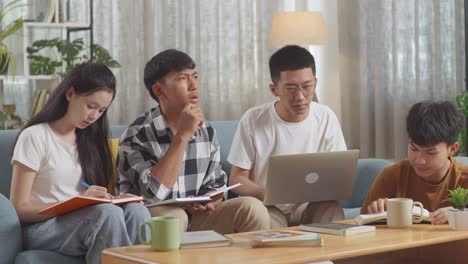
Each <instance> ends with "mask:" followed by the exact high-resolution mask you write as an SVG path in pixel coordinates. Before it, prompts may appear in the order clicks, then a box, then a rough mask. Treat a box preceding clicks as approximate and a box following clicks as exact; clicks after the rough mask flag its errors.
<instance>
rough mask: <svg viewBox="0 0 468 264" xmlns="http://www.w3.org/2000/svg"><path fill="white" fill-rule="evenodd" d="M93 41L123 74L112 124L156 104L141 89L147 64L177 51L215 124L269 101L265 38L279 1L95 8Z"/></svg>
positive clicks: (179, 0)
mask: <svg viewBox="0 0 468 264" xmlns="http://www.w3.org/2000/svg"><path fill="white" fill-rule="evenodd" d="M94 7H95V12H94V19H95V26H94V28H95V33H94V36H95V42H97V43H100V44H102V45H103V46H104V47H106V48H108V49H109V50H110V51H111V53H112V54H113V56H114V57H115V58H116V59H117V60H118V61H119V62H120V64H121V65H122V67H121V68H120V69H119V70H117V71H115V72H116V75H117V78H118V89H119V90H118V95H117V98H116V100H115V102H114V103H113V105H112V107H111V109H110V119H111V123H113V124H129V123H130V122H132V121H133V120H134V119H135V118H136V117H137V116H138V115H140V114H141V113H143V112H144V111H146V110H147V109H149V108H150V107H151V106H152V105H153V104H154V101H153V100H152V99H151V98H150V96H149V95H148V92H147V90H146V89H145V87H144V82H143V70H144V66H145V63H146V62H147V61H148V60H149V59H150V58H151V57H153V56H154V55H156V54H157V53H158V52H160V51H162V50H165V49H169V48H175V49H179V50H182V51H184V52H186V53H188V54H189V55H190V56H191V57H192V58H193V59H194V61H195V63H196V64H197V70H198V72H199V76H200V93H201V96H200V97H201V107H202V108H203V110H204V112H205V115H206V117H207V118H208V119H211V120H229V119H238V118H240V116H241V115H242V113H244V111H245V110H247V109H248V108H250V107H252V106H253V105H257V104H260V103H263V102H266V101H270V100H272V98H273V97H272V96H271V95H270V92H269V90H268V84H269V83H270V78H269V75H268V73H269V70H268V58H269V56H270V49H269V48H268V45H267V43H268V34H269V32H270V25H271V19H272V15H273V13H274V12H277V11H278V10H281V8H282V3H281V2H280V1H268V0H262V1H257V0H222V1H221V0H158V1H133V0H121V1H95V3H94Z"/></svg>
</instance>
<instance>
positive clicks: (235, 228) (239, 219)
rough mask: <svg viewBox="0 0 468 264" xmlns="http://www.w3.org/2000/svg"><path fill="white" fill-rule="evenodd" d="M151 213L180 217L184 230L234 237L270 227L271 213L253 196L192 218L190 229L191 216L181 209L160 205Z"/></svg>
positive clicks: (226, 203) (220, 205)
mask: <svg viewBox="0 0 468 264" xmlns="http://www.w3.org/2000/svg"><path fill="white" fill-rule="evenodd" d="M149 210H150V213H151V216H153V217H154V216H167V215H173V216H175V217H177V218H178V219H179V222H180V230H181V231H186V230H189V231H198V230H210V229H212V230H215V231H217V232H219V233H221V234H231V233H239V232H248V231H255V230H262V229H269V228H270V217H269V215H268V210H267V209H266V207H265V206H264V205H263V203H262V202H260V201H259V200H258V199H256V198H253V197H238V198H234V199H230V200H227V201H223V202H222V203H220V204H219V205H218V206H216V208H215V210H214V211H213V212H211V213H210V214H206V215H198V214H197V215H192V219H191V223H190V226H189V225H188V224H189V221H188V216H187V213H186V212H185V211H184V210H183V209H182V208H180V207H175V206H156V207H152V208H149ZM187 227H188V228H187Z"/></svg>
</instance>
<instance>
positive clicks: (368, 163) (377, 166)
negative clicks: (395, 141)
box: [340, 159, 393, 208]
mask: <svg viewBox="0 0 468 264" xmlns="http://www.w3.org/2000/svg"><path fill="white" fill-rule="evenodd" d="M392 164H393V162H391V161H389V160H384V159H359V160H358V166H357V171H356V179H355V180H354V185H353V196H352V197H351V199H349V200H345V201H340V203H341V206H343V207H344V208H357V207H359V208H360V207H361V206H362V204H363V203H364V199H366V196H367V192H368V191H369V189H370V187H371V186H372V183H374V179H375V178H376V177H377V176H378V175H379V174H380V172H381V171H382V170H383V169H384V168H385V167H387V166H390V165H392Z"/></svg>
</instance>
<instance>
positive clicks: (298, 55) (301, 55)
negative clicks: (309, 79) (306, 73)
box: [268, 45, 315, 83]
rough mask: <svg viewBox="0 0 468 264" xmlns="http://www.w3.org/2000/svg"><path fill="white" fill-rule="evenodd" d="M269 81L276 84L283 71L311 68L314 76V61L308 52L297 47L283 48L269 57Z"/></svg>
mask: <svg viewBox="0 0 468 264" xmlns="http://www.w3.org/2000/svg"><path fill="white" fill-rule="evenodd" d="M268 64H269V65H270V76H271V81H272V82H273V83H276V82H277V81H278V80H279V79H280V76H281V72H283V71H294V70H301V69H305V68H311V69H312V73H313V74H314V76H315V59H314V56H312V54H310V52H309V51H308V50H306V49H305V48H303V47H300V46H297V45H288V46H284V47H282V48H281V49H279V50H277V51H276V52H275V53H273V55H271V57H270V61H269V63H268Z"/></svg>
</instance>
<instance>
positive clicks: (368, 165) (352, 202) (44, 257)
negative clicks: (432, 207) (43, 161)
mask: <svg viewBox="0 0 468 264" xmlns="http://www.w3.org/2000/svg"><path fill="white" fill-rule="evenodd" d="M212 124H213V126H214V127H215V129H216V131H217V134H218V139H219V142H220V145H221V161H222V162H221V164H222V167H223V169H224V170H225V171H226V172H230V170H231V165H230V164H229V163H228V162H227V161H226V158H227V155H228V153H229V149H230V147H231V143H232V139H233V137H234V133H235V131H236V128H237V124H238V121H216V122H212ZM125 128H126V126H114V127H112V131H111V132H112V136H113V137H120V135H121V134H122V132H123V130H124V129H125ZM17 133H18V131H17V130H0V193H1V194H0V244H2V245H3V246H2V247H0V263H39V264H40V263H67V264H74V263H85V259H84V258H83V257H82V258H77V257H68V256H63V255H61V254H58V253H55V252H50V251H43V250H29V251H23V249H22V241H21V228H20V224H19V220H18V216H17V215H16V211H15V209H14V207H13V205H12V204H11V203H10V201H9V200H8V199H7V197H9V195H10V184H11V171H12V167H11V165H10V160H11V157H10V149H11V144H12V143H13V140H14V139H15V136H16V134H17ZM391 164H392V163H391V162H390V161H387V160H380V159H360V160H359V162H358V171H357V177H356V180H355V182H354V187H353V196H352V197H351V199H349V200H346V201H340V202H341V204H342V206H343V207H344V208H345V217H346V218H353V217H354V216H356V215H358V214H359V209H360V207H361V205H362V203H363V201H364V199H365V197H366V195H367V190H368V189H369V187H370V185H371V184H372V182H373V181H374V178H375V177H376V176H377V175H378V173H379V172H380V171H381V170H382V169H383V168H384V167H386V166H388V165H391Z"/></svg>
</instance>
